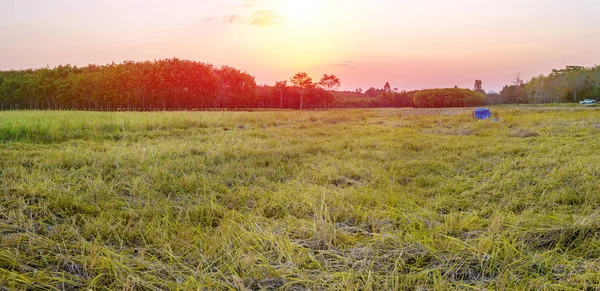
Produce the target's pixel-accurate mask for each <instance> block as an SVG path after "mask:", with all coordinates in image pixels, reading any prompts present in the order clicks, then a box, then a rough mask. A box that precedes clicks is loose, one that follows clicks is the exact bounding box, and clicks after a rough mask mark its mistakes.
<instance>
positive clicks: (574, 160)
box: [0, 107, 600, 291]
mask: <svg viewBox="0 0 600 291" xmlns="http://www.w3.org/2000/svg"><path fill="white" fill-rule="evenodd" d="M578 108H579V107H573V108H570V107H569V108H567V107H565V108H560V107H559V108H541V109H540V108H529V107H498V108H494V109H493V111H494V112H498V113H500V121H499V122H491V121H474V120H472V118H471V113H470V112H469V111H468V110H467V111H461V110H458V111H457V110H450V111H448V112H449V113H448V114H446V113H447V111H439V112H434V111H419V110H413V109H372V110H345V111H344V110H331V111H305V112H298V111H279V112H277V111H275V112H157V113H107V112H96V113H94V112H0V286H4V287H0V290H4V289H6V290H13V289H30V290H82V289H83V290H275V289H282V290H296V291H300V290H386V289H387V290H447V289H466V290H471V289H475V290H479V289H496V290H506V289H521V290H522V289H535V290H540V289H542V290H543V289H547V290H580V289H586V288H587V289H598V288H600V183H598V181H600V110H597V109H595V108H588V110H582V109H578Z"/></svg>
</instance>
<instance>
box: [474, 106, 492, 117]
mask: <svg viewBox="0 0 600 291" xmlns="http://www.w3.org/2000/svg"><path fill="white" fill-rule="evenodd" d="M475 118H477V119H480V120H486V119H490V118H492V112H490V109H489V108H477V109H475Z"/></svg>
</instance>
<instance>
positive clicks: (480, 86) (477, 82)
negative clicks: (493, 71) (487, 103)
mask: <svg viewBox="0 0 600 291" xmlns="http://www.w3.org/2000/svg"><path fill="white" fill-rule="evenodd" d="M473 91H475V92H479V93H483V94H485V90H483V82H481V80H475V86H474V87H473Z"/></svg>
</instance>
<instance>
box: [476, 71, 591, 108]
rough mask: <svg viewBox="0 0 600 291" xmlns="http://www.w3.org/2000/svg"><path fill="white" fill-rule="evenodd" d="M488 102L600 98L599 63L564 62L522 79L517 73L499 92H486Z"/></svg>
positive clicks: (532, 101) (557, 101)
mask: <svg viewBox="0 0 600 291" xmlns="http://www.w3.org/2000/svg"><path fill="white" fill-rule="evenodd" d="M487 98H488V102H489V103H491V104H499V103H508V104H510V103H564V102H578V101H581V100H584V99H598V98H600V66H595V67H589V68H586V67H582V66H567V67H566V68H564V69H554V70H552V72H551V73H550V74H548V75H543V74H542V75H539V76H537V77H534V78H532V79H531V80H530V81H529V82H524V81H523V80H522V79H521V77H520V75H517V77H516V79H515V80H514V81H513V83H512V84H510V85H506V86H504V88H503V89H502V91H500V93H495V92H489V93H488V94H487Z"/></svg>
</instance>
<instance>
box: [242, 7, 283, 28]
mask: <svg viewBox="0 0 600 291" xmlns="http://www.w3.org/2000/svg"><path fill="white" fill-rule="evenodd" d="M285 20H286V19H285V17H282V16H280V15H279V14H277V12H276V11H274V10H257V11H254V14H253V15H252V17H250V22H249V23H250V24H251V25H259V26H271V25H280V24H283V23H285Z"/></svg>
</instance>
